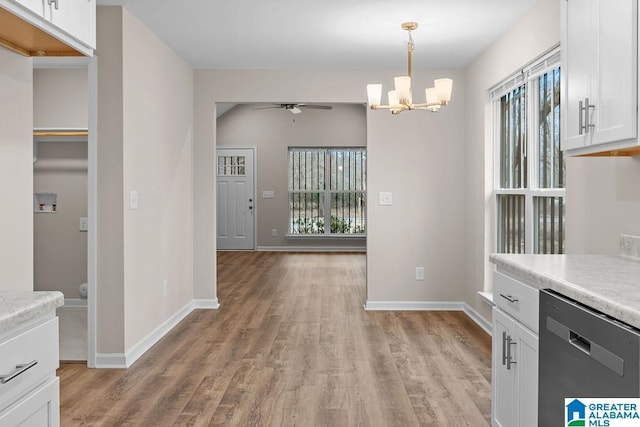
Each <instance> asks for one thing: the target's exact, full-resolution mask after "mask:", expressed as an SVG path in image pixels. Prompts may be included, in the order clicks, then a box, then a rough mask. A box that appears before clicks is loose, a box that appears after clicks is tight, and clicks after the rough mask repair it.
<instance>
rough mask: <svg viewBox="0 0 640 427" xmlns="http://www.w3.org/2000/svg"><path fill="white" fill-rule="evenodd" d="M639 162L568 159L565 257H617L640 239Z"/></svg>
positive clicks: (597, 158) (631, 158)
mask: <svg viewBox="0 0 640 427" xmlns="http://www.w3.org/2000/svg"><path fill="white" fill-rule="evenodd" d="M639 184H640V158H639V157H621V158H616V157H613V158H611V157H571V158H569V159H567V236H566V239H567V253H570V254H606V255H618V253H619V246H618V241H619V238H620V234H630V235H634V236H640V185H639Z"/></svg>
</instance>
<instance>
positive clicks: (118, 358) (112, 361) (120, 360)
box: [96, 353, 127, 369]
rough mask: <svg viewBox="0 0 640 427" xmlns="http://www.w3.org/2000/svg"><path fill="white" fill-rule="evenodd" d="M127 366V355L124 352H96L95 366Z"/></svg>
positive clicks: (102, 367)
mask: <svg viewBox="0 0 640 427" xmlns="http://www.w3.org/2000/svg"><path fill="white" fill-rule="evenodd" d="M126 367H127V357H126V356H125V354H124V353H97V354H96V368H101V369H122V368H126Z"/></svg>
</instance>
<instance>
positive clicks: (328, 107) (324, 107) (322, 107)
mask: <svg viewBox="0 0 640 427" xmlns="http://www.w3.org/2000/svg"><path fill="white" fill-rule="evenodd" d="M299 106H300V107H303V108H309V109H311V110H331V109H333V107H332V106H331V105H314V104H300V105H299Z"/></svg>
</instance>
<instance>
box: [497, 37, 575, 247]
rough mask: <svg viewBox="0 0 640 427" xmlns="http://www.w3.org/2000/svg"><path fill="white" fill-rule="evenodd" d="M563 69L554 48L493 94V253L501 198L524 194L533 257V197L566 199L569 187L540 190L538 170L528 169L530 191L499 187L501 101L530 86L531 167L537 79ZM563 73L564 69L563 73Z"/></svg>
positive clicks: (535, 139) (534, 158)
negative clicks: (559, 68)
mask: <svg viewBox="0 0 640 427" xmlns="http://www.w3.org/2000/svg"><path fill="white" fill-rule="evenodd" d="M559 66H560V47H559V46H557V47H554V48H553V49H551V50H550V51H548V52H547V53H545V54H543V55H542V56H540V57H539V58H538V59H536V60H534V61H532V62H531V63H529V64H528V65H527V66H526V67H524V68H523V69H522V71H521V72H520V73H516V74H514V75H512V76H510V77H509V78H507V79H505V80H504V81H503V82H501V83H500V84H498V85H496V86H494V87H493V88H492V89H491V91H490V95H491V104H492V105H491V114H492V130H491V137H492V139H493V157H494V158H493V165H494V167H493V221H492V222H493V239H492V240H493V250H494V251H496V252H497V250H498V239H497V231H498V197H497V196H498V195H500V194H514V195H524V197H525V202H524V206H525V207H524V209H525V253H527V254H533V253H535V252H534V248H535V242H534V240H535V239H534V227H535V224H534V203H533V201H534V198H535V197H563V198H565V200H566V188H538V183H539V182H538V178H539V177H538V168H536V167H527V184H528V188H522V189H505V188H501V187H500V99H501V98H502V96H504V95H505V94H507V93H508V92H511V91H512V90H513V89H514V88H516V87H517V86H520V85H522V84H525V83H526V85H527V106H526V108H527V112H528V114H527V120H528V122H527V146H526V150H527V159H528V160H527V162H528V166H530V165H537V164H538V150H537V149H536V148H537V146H538V142H539V138H538V128H537V126H535V127H534V126H531V123H536V124H537V123H539V117H538V111H539V108H538V107H539V99H538V97H537V96H535V95H537V93H538V90H539V89H538V88H537V78H538V77H539V76H541V75H543V74H545V73H546V72H548V71H550V70H553V69H555V68H557V67H559ZM560 72H561V73H562V70H561V71H560Z"/></svg>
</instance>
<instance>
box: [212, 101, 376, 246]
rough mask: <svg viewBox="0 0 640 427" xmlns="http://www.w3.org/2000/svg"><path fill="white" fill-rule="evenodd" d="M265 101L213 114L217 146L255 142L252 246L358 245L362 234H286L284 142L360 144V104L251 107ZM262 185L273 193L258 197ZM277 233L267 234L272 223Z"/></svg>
mask: <svg viewBox="0 0 640 427" xmlns="http://www.w3.org/2000/svg"><path fill="white" fill-rule="evenodd" d="M264 106H265V104H241V105H237V106H236V107H234V108H233V109H232V110H230V111H228V112H227V113H226V114H224V115H223V116H221V117H219V118H218V121H217V144H218V146H221V145H224V146H244V147H250V146H255V147H257V155H258V158H257V172H258V176H257V188H256V195H257V197H256V211H255V212H256V215H257V223H258V224H257V225H258V229H257V233H256V235H257V246H258V248H260V247H273V246H280V247H282V246H300V245H302V246H331V247H336V246H349V247H357V246H364V245H365V240H364V239H342V240H340V239H331V240H327V239H320V240H318V239H316V240H310V239H309V240H299V239H295V240H291V239H289V240H287V239H286V238H285V235H286V233H287V227H288V224H287V219H288V215H289V214H288V210H287V206H288V187H287V178H288V156H287V152H288V147H289V146H295V147H302V146H307V147H323V146H324V147H327V146H328V147H338V146H346V147H364V146H366V144H367V133H366V130H367V123H366V110H365V106H364V105H359V104H356V105H354V104H333V109H332V110H313V109H304V110H303V112H302V113H301V114H296V115H293V114H291V113H290V112H288V111H286V110H284V109H275V108H274V109H263V110H254V108H257V107H264ZM264 190H271V191H274V194H275V197H274V198H272V199H263V198H262V197H261V193H262V191H264ZM274 228H275V229H277V230H278V236H277V237H274V236H272V235H271V230H272V229H274Z"/></svg>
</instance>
